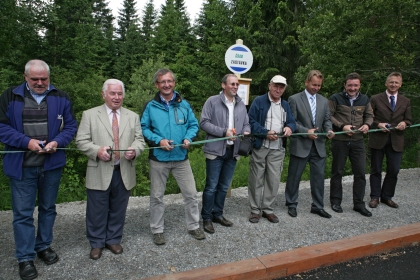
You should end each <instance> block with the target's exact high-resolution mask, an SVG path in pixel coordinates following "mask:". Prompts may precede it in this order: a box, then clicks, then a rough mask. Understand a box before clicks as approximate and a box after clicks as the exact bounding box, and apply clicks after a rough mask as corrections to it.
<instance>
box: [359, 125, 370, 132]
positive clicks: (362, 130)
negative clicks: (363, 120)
mask: <svg viewBox="0 0 420 280" xmlns="http://www.w3.org/2000/svg"><path fill="white" fill-rule="evenodd" d="M358 130H359V131H360V132H363V134H366V133H368V131H369V126H368V125H367V124H364V125H362V126H361V127H359V129H358Z"/></svg>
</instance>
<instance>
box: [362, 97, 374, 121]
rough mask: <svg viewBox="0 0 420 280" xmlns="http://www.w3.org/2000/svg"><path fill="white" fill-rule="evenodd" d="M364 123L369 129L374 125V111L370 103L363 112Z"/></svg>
mask: <svg viewBox="0 0 420 280" xmlns="http://www.w3.org/2000/svg"><path fill="white" fill-rule="evenodd" d="M363 123H364V124H366V125H368V126H369V127H370V126H371V125H372V123H373V109H372V106H371V104H370V101H369V102H368V103H367V104H366V107H365V111H364V112H363Z"/></svg>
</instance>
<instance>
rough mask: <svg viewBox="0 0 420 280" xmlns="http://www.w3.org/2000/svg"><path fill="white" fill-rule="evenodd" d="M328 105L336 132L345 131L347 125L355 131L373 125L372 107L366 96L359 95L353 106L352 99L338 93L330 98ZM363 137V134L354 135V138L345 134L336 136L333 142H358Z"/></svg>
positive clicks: (342, 93) (343, 93)
mask: <svg viewBox="0 0 420 280" xmlns="http://www.w3.org/2000/svg"><path fill="white" fill-rule="evenodd" d="M328 104H329V107H330V118H331V121H332V123H333V130H334V132H341V131H343V127H344V126H345V125H352V126H354V127H355V128H354V129H353V130H357V129H359V128H360V127H361V126H363V125H365V124H366V125H368V126H369V127H370V126H371V125H372V122H373V112H372V107H371V105H370V101H369V97H367V96H366V95H365V94H361V93H359V96H358V97H357V98H356V100H354V102H353V105H351V104H350V99H349V98H348V97H347V94H346V93H345V92H340V93H336V94H333V95H332V96H331V97H330V100H329V101H328ZM363 136H364V134H363V133H354V134H353V135H352V136H349V135H347V134H345V133H343V134H336V135H335V136H334V138H333V140H338V141H358V140H362V139H363Z"/></svg>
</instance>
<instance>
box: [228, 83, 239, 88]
mask: <svg viewBox="0 0 420 280" xmlns="http://www.w3.org/2000/svg"><path fill="white" fill-rule="evenodd" d="M229 85H231V86H233V87H234V86H237V87H239V84H238V83H230V84H229Z"/></svg>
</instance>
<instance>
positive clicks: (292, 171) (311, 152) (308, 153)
mask: <svg viewBox="0 0 420 280" xmlns="http://www.w3.org/2000/svg"><path fill="white" fill-rule="evenodd" d="M322 81H323V75H322V73H321V72H320V71H318V70H312V71H310V72H309V74H308V76H307V78H306V81H305V90H304V91H302V92H300V93H297V94H294V95H292V96H291V97H290V98H289V104H290V108H291V110H292V112H293V115H294V116H295V118H296V133H308V134H307V135H300V136H299V135H298V136H294V137H290V148H289V149H290V161H289V171H288V177H287V183H286V190H285V195H286V206H287V207H288V213H289V215H290V216H292V217H296V216H297V211H296V207H297V204H298V202H297V199H298V195H299V182H300V178H301V177H302V173H303V170H304V169H305V166H306V163H307V162H309V165H310V168H311V171H310V183H311V194H312V205H311V213H313V214H317V215H319V216H321V217H323V218H331V215H330V214H328V213H327V212H326V211H325V210H324V170H325V158H326V152H325V136H323V135H317V133H318V132H327V133H328V134H327V137H328V138H329V139H331V138H332V137H334V132H333V131H332V124H331V120H330V110H329V107H328V100H327V99H326V98H325V97H323V96H322V95H320V94H318V91H319V90H320V89H321V86H322ZM292 136H293V135H292Z"/></svg>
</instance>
